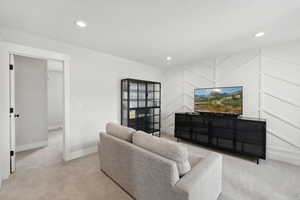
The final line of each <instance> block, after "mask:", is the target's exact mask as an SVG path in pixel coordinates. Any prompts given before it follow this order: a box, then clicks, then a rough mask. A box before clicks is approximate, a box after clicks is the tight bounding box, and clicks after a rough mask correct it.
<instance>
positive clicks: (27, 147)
mask: <svg viewBox="0 0 300 200" xmlns="http://www.w3.org/2000/svg"><path fill="white" fill-rule="evenodd" d="M46 146H48V140H45V141H41V142H36V143H32V144H24V145H22V146H16V153H18V152H21V151H27V150H31V149H37V148H41V147H46Z"/></svg>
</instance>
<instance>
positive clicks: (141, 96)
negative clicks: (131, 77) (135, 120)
mask: <svg viewBox="0 0 300 200" xmlns="http://www.w3.org/2000/svg"><path fill="white" fill-rule="evenodd" d="M138 107H139V108H144V107H146V83H144V82H139V83H138Z"/></svg>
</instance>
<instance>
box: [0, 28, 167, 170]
mask: <svg viewBox="0 0 300 200" xmlns="http://www.w3.org/2000/svg"><path fill="white" fill-rule="evenodd" d="M0 32H1V33H2V36H3V38H4V39H5V40H6V41H9V42H14V43H18V44H22V45H26V46H32V47H36V48H41V49H48V50H52V51H57V52H61V53H64V54H68V55H69V56H70V57H71V60H70V65H71V72H70V73H71V74H70V76H71V77H70V79H71V80H70V84H71V108H70V110H71V116H70V117H71V130H70V132H71V141H70V143H71V151H72V152H73V153H77V155H81V153H83V152H84V151H85V150H86V149H92V150H93V151H95V150H96V142H97V140H98V133H99V132H100V131H102V130H104V128H105V123H107V122H108V121H115V122H119V121H120V80H121V79H122V78H128V77H131V78H137V79H146V80H154V81H162V77H163V73H162V70H160V69H157V68H154V67H151V66H147V65H144V64H141V63H137V62H133V61H129V60H126V59H122V58H118V57H114V56H110V55H106V54H103V53H100V52H96V51H92V50H89V49H85V48H79V47H76V46H72V45H69V44H65V43H61V42H57V41H54V40H49V39H45V38H42V37H38V36H34V35H31V34H26V33H22V32H19V31H9V30H4V29H0ZM5 45H6V44H5V43H4V44H0V72H1V73H0V81H1V82H0V83H3V84H0V89H1V90H0V97H1V98H0V123H1V126H0V132H1V133H4V134H3V135H1V139H0V142H1V145H0V148H1V149H3V151H2V152H4V153H7V152H8V149H9V147H8V141H9V139H8V133H9V131H8V117H7V116H8V115H7V112H8V102H7V99H8V94H9V93H8V67H7V66H8V65H7V60H8V55H7V52H6V51H5ZM7 45H9V44H7ZM2 72H3V73H2ZM2 139H3V140H2ZM2 144H3V145H2ZM2 156H3V157H4V158H6V157H7V158H8V156H5V154H3V155H2ZM3 157H2V158H3ZM1 161H2V160H1ZM5 161H6V162H5ZM1 164H2V165H4V172H5V175H7V173H8V170H9V168H8V167H9V163H8V162H7V160H4V162H1Z"/></svg>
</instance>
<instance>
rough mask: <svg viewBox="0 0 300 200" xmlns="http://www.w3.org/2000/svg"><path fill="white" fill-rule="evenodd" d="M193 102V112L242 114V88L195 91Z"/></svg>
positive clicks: (201, 89)
mask: <svg viewBox="0 0 300 200" xmlns="http://www.w3.org/2000/svg"><path fill="white" fill-rule="evenodd" d="M194 101H195V102H194V109H195V111H200V112H214V113H231V114H242V112H243V87H218V88H199V89H195V96H194Z"/></svg>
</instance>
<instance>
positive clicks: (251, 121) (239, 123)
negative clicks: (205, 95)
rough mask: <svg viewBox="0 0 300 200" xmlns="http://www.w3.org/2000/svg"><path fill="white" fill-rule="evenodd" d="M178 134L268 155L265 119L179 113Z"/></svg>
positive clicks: (231, 149) (263, 156) (257, 155)
mask: <svg viewBox="0 0 300 200" xmlns="http://www.w3.org/2000/svg"><path fill="white" fill-rule="evenodd" d="M175 137H176V138H177V139H182V140H188V141H191V142H194V143H198V144H201V145H205V146H208V147H213V148H218V149H222V150H226V151H229V152H232V153H237V154H240V155H246V156H250V157H254V158H256V159H257V164H259V159H264V160H265V159H266V121H265V120H264V119H256V118H246V117H240V116H235V115H227V114H218V113H204V112H199V113H176V114H175Z"/></svg>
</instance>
